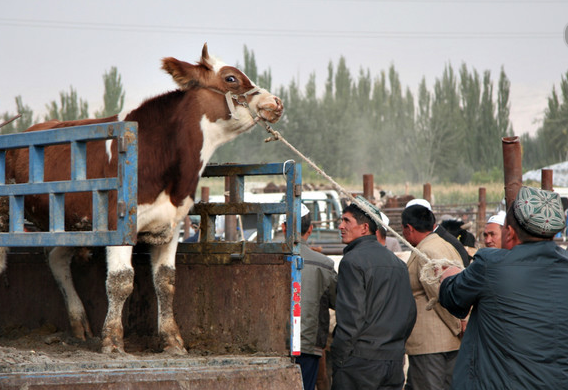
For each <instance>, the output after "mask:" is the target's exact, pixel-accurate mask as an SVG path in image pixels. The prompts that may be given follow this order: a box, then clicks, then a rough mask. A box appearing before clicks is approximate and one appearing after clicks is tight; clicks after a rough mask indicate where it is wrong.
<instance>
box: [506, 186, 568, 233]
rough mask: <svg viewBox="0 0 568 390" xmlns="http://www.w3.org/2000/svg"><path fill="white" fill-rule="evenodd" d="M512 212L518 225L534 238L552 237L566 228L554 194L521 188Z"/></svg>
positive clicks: (559, 203) (557, 197)
mask: <svg viewBox="0 0 568 390" xmlns="http://www.w3.org/2000/svg"><path fill="white" fill-rule="evenodd" d="M513 210H514V213H515V218H516V219H517V221H518V222H519V224H520V225H521V226H522V227H523V228H524V229H525V230H526V231H528V232H529V233H531V234H534V235H535V236H539V237H554V235H555V234H556V233H558V232H559V231H561V230H562V229H564V227H565V226H566V218H565V217H564V209H563V207H562V201H561V200H560V195H558V194H557V193H556V192H552V191H545V190H541V189H538V188H534V187H526V186H523V187H521V189H520V190H519V192H518V193H517V198H516V199H515V202H514V204H513Z"/></svg>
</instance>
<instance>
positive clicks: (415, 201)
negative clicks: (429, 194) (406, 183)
mask: <svg viewBox="0 0 568 390" xmlns="http://www.w3.org/2000/svg"><path fill="white" fill-rule="evenodd" d="M415 205H419V206H423V207H426V208H427V209H428V210H430V211H432V206H431V205H430V202H428V201H427V200H426V199H412V200H411V201H409V202H408V203H407V204H406V206H405V208H407V207H410V206H415Z"/></svg>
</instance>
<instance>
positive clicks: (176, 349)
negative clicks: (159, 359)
mask: <svg viewBox="0 0 568 390" xmlns="http://www.w3.org/2000/svg"><path fill="white" fill-rule="evenodd" d="M164 352H165V353H167V354H169V355H176V356H180V355H187V351H186V349H185V348H183V347H180V346H178V345H168V346H167V347H165V348H164Z"/></svg>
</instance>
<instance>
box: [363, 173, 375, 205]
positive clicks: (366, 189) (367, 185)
mask: <svg viewBox="0 0 568 390" xmlns="http://www.w3.org/2000/svg"><path fill="white" fill-rule="evenodd" d="M373 189H374V184H373V175H372V174H366V175H363V197H364V198H365V199H367V200H368V201H370V202H374V200H375V197H374V194H373Z"/></svg>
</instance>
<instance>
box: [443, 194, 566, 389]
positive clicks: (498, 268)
mask: <svg viewBox="0 0 568 390" xmlns="http://www.w3.org/2000/svg"><path fill="white" fill-rule="evenodd" d="M564 226H565V219H564V212H563V208H562V203H561V201H560V196H558V194H556V193H554V192H550V191H544V190H540V189H537V188H531V187H522V188H521V189H520V191H519V193H518V194H517V197H516V199H515V201H514V203H513V204H512V205H511V207H510V208H509V210H508V211H507V217H506V222H505V225H504V227H503V229H504V232H506V236H507V237H509V239H510V241H511V242H517V243H518V244H517V245H515V246H514V247H511V246H510V247H511V249H510V250H507V249H494V248H483V249H480V250H479V251H478V252H477V253H476V255H475V257H474V261H473V262H472V263H471V265H470V266H469V267H468V268H466V269H465V270H464V271H463V272H459V270H458V269H456V268H454V267H450V268H448V269H447V270H445V271H444V272H443V274H442V276H441V280H442V281H443V282H442V285H441V286H440V296H439V299H440V303H441V305H442V306H444V307H445V308H446V309H448V311H450V313H452V314H454V315H455V316H457V317H460V318H463V317H465V316H466V315H467V314H468V313H469V311H470V309H471V308H472V307H473V310H472V311H471V316H470V319H469V322H468V326H467V330H466V332H465V335H464V338H463V340H462V344H461V348H460V351H459V354H458V359H457V362H456V366H455V368H454V374H453V382H452V389H456V390H458V389H459V390H462V389H464V390H466V389H568V359H567V357H568V305H567V304H566V297H567V296H568V254H567V252H566V251H565V250H564V249H562V248H560V247H559V246H557V245H556V243H554V241H553V240H552V238H553V237H554V235H555V234H556V233H557V232H559V231H561V230H562V229H563V228H564Z"/></svg>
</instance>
